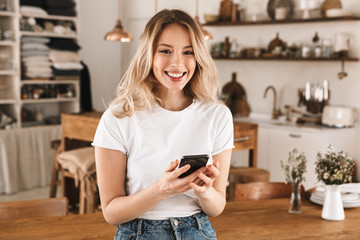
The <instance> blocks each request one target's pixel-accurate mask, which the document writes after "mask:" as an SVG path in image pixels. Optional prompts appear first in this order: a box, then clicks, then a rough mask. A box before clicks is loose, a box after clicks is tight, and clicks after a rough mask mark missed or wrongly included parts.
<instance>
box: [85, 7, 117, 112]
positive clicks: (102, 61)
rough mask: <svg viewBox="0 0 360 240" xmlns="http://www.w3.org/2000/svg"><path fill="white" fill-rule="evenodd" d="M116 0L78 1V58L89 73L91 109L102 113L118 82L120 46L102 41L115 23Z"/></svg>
mask: <svg viewBox="0 0 360 240" xmlns="http://www.w3.org/2000/svg"><path fill="white" fill-rule="evenodd" d="M117 9H118V2H117V0H111V1H110V0H106V1H98V0H81V1H80V37H79V42H80V45H81V47H82V49H81V52H80V54H81V57H82V59H83V61H84V62H85V64H87V66H88V68H89V71H90V78H91V91H92V101H93V108H94V109H95V110H97V111H103V110H105V106H106V105H107V104H109V102H110V101H111V100H112V99H113V98H114V97H115V89H116V86H117V84H118V82H119V79H120V72H121V71H120V68H121V62H122V61H121V44H120V43H119V42H108V41H105V40H104V36H105V34H106V33H107V32H109V31H111V30H112V29H113V28H114V26H115V23H116V19H117V13H118V10H117Z"/></svg>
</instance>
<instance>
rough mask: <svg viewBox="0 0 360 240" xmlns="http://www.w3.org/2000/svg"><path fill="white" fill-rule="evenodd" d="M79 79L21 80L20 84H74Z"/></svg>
mask: <svg viewBox="0 0 360 240" xmlns="http://www.w3.org/2000/svg"><path fill="white" fill-rule="evenodd" d="M76 83H79V80H76V79H74V80H22V81H21V85H32V84H43V85H46V84H76Z"/></svg>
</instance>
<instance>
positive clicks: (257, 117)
mask: <svg viewBox="0 0 360 240" xmlns="http://www.w3.org/2000/svg"><path fill="white" fill-rule="evenodd" d="M296 119H297V118H296V117H294V118H293V119H292V120H291V121H286V120H285V116H281V117H280V118H279V119H271V115H266V114H259V113H250V115H249V117H240V116H233V120H234V121H235V122H249V123H256V124H258V125H259V126H260V127H265V128H273V129H274V128H279V129H285V128H286V129H291V130H303V131H314V130H316V131H318V130H330V131H331V130H339V129H349V130H350V129H351V130H355V127H345V128H336V127H329V126H326V125H319V124H314V123H305V124H297V123H296Z"/></svg>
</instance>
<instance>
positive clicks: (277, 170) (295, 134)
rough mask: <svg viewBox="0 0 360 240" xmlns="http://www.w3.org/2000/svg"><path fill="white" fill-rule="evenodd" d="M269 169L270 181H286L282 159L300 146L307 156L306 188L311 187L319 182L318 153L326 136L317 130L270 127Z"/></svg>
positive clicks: (285, 159) (285, 158) (284, 159)
mask: <svg viewBox="0 0 360 240" xmlns="http://www.w3.org/2000/svg"><path fill="white" fill-rule="evenodd" d="M268 143H269V144H268V164H269V165H268V169H269V171H270V181H281V182H283V181H285V177H284V174H283V171H282V169H281V165H280V161H281V160H282V161H287V159H288V157H289V152H290V151H291V150H292V149H293V148H298V149H299V151H301V152H304V154H305V156H306V158H307V167H306V173H305V179H306V180H305V182H304V183H303V184H304V186H305V189H308V188H311V187H313V186H314V185H315V183H316V182H317V179H316V174H315V161H316V153H317V152H319V151H322V149H323V146H324V143H325V142H324V136H323V135H322V134H318V133H315V132H304V131H301V132H300V131H297V130H288V129H284V130H283V129H269V140H268Z"/></svg>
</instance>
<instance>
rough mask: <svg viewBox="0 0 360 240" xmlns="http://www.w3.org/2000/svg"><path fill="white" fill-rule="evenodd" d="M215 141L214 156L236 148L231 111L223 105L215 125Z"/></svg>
mask: <svg viewBox="0 0 360 240" xmlns="http://www.w3.org/2000/svg"><path fill="white" fill-rule="evenodd" d="M214 127H215V129H214V133H215V141H214V147H213V152H212V155H216V154H218V153H221V152H222V151H224V150H227V149H232V148H234V123H233V118H232V115H231V112H230V110H229V109H228V108H227V107H226V106H225V105H222V106H221V108H220V110H219V111H218V112H217V114H216V121H215V123H214Z"/></svg>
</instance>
